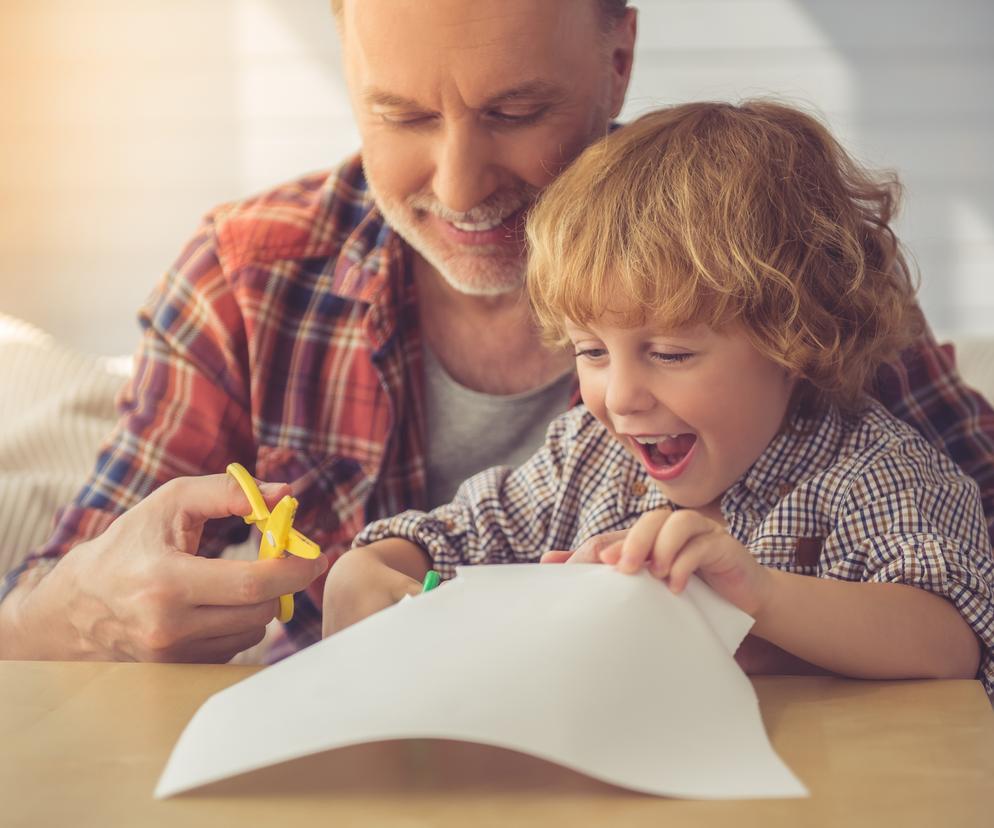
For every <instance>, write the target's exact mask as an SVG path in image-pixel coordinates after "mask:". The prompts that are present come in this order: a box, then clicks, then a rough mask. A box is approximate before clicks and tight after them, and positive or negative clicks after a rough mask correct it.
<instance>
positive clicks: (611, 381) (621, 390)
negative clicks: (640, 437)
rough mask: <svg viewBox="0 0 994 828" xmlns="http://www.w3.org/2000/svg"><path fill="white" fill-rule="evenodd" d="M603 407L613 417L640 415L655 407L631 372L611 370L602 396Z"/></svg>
mask: <svg viewBox="0 0 994 828" xmlns="http://www.w3.org/2000/svg"><path fill="white" fill-rule="evenodd" d="M604 405H605V406H606V407H607V409H608V411H610V412H611V413H612V414H614V415H615V416H622V417H623V416H627V415H630V414H641V413H644V412H646V411H648V410H649V409H651V408H652V407H653V406H655V405H656V399H655V397H654V396H653V395H652V393H651V392H650V391H649V390H648V388H647V387H646V385H645V383H644V382H642V381H641V380H640V378H639V375H638V372H637V371H633V370H612V371H611V374H610V376H609V377H608V382H607V388H606V389H605V394H604Z"/></svg>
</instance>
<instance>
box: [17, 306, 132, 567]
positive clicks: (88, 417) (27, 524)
mask: <svg viewBox="0 0 994 828" xmlns="http://www.w3.org/2000/svg"><path fill="white" fill-rule="evenodd" d="M129 367H130V360H129V359H108V358H98V357H93V356H88V355H85V354H81V353H77V352H75V351H72V350H70V349H68V348H66V347H64V346H62V345H59V344H58V343H57V342H56V341H55V340H54V338H53V337H51V336H49V335H47V334H44V333H42V332H41V331H39V330H38V329H37V328H34V327H32V326H31V325H28V324H27V323H25V322H21V321H19V320H17V319H13V318H12V317H9V316H5V315H3V314H0V531H2V537H3V540H2V542H0V572H6V571H7V570H8V569H10V568H11V567H12V566H14V565H15V564H16V563H18V562H19V561H20V560H21V559H22V557H23V556H24V555H25V554H26V553H27V551H28V550H29V549H31V548H32V547H34V546H36V545H38V544H40V543H41V542H42V541H43V540H44V539H45V538H46V537H47V535H48V534H49V533H50V532H51V531H52V523H53V517H54V515H55V512H56V510H57V509H58V508H59V506H61V505H63V504H65V503H66V502H68V501H69V500H70V498H72V496H73V495H74V494H75V493H76V491H77V490H78V488H79V486H80V484H81V483H82V481H83V479H84V478H85V476H86V475H87V474H88V472H89V471H90V469H91V468H92V466H93V459H94V456H95V454H96V451H97V447H98V446H99V444H100V441H101V440H102V439H103V438H105V437H106V436H107V434H108V433H109V432H110V429H111V427H112V426H113V424H114V420H115V411H114V397H115V395H116V394H117V391H118V389H119V388H120V387H121V384H122V383H123V381H124V379H125V378H126V376H127V372H128V370H129Z"/></svg>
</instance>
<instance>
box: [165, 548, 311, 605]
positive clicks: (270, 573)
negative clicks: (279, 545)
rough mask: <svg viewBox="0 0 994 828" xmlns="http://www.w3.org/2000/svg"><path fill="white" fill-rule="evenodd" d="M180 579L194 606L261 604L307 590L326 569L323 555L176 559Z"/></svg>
mask: <svg viewBox="0 0 994 828" xmlns="http://www.w3.org/2000/svg"><path fill="white" fill-rule="evenodd" d="M178 561H179V563H180V565H181V569H180V570H179V575H180V577H186V578H187V584H188V589H187V595H188V596H189V601H190V603H191V604H193V605H195V606H218V607H233V606H244V605H247V604H261V603H263V602H265V601H271V600H273V599H274V598H279V596H280V595H292V594H293V593H295V592H300V591H301V590H302V589H305V588H306V587H308V586H309V585H310V584H311V583H312V582H313V581H314V580H315V579H316V578H318V577H319V576H321V575H322V574H324V572H325V571H326V570H327V568H328V559H327V557H325V556H324V555H321V556H320V557H317V558H314V559H313V560H308V559H306V558H295V557H292V556H291V557H288V558H276V559H270V560H266V561H230V560H224V559H222V558H198V557H189V558H180V559H178Z"/></svg>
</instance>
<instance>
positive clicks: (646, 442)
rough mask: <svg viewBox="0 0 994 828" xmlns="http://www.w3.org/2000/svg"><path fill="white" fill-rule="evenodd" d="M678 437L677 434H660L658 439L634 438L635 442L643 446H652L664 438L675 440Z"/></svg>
mask: <svg viewBox="0 0 994 828" xmlns="http://www.w3.org/2000/svg"><path fill="white" fill-rule="evenodd" d="M679 436H680V435H679V434H661V435H659V436H658V437H636V438H635V442H636V443H641V444H642V445H643V446H654V445H656V443H658V442H659V441H660V440H665V439H666V438H670V439H671V440H675V439H676V438H677V437H679Z"/></svg>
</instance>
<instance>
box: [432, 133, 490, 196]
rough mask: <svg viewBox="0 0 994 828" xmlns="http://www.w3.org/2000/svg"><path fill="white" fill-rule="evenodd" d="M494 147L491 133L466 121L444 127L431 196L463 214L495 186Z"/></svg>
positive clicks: (488, 194) (487, 194)
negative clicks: (432, 194)
mask: <svg viewBox="0 0 994 828" xmlns="http://www.w3.org/2000/svg"><path fill="white" fill-rule="evenodd" d="M495 152H496V149H495V147H494V144H493V140H492V138H491V136H489V135H488V134H487V133H486V131H485V130H482V129H478V128H476V127H475V126H474V125H473V124H471V123H469V122H468V120H467V121H456V122H454V123H450V124H448V125H447V126H446V130H445V133H444V136H443V139H442V145H441V146H440V147H439V150H438V155H437V157H436V161H435V177H434V179H433V181H432V189H433V190H434V194H435V198H437V199H438V201H439V202H440V203H441V204H442V205H443V206H445V207H447V208H448V209H450V210H452V211H453V212H455V213H466V212H469V211H470V210H472V209H473V208H474V207H477V206H479V205H480V204H482V203H483V202H484V201H486V200H487V198H489V197H490V196H491V195H493V193H494V192H495V191H496V190H497V188H498V179H497V174H496V158H495V157H494V154H495Z"/></svg>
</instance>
